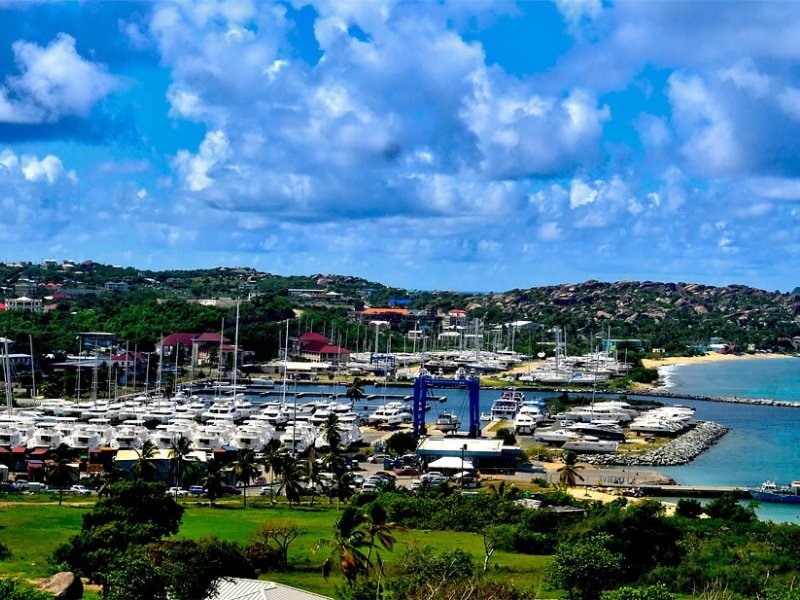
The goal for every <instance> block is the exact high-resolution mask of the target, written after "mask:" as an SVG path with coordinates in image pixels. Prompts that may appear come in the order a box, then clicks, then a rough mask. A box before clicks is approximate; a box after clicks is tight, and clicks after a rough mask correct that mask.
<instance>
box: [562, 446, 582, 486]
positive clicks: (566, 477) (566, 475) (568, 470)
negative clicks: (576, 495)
mask: <svg viewBox="0 0 800 600" xmlns="http://www.w3.org/2000/svg"><path fill="white" fill-rule="evenodd" d="M577 462H578V457H577V455H576V454H575V453H574V452H567V454H566V456H564V466H562V467H560V468H559V469H558V481H559V483H560V484H561V485H566V486H567V487H575V486H576V485H577V484H578V483H577V482H578V480H580V481H583V477H582V476H581V475H580V473H579V472H578V471H579V470H580V469H583V465H578V464H577Z"/></svg>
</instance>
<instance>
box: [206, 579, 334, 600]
mask: <svg viewBox="0 0 800 600" xmlns="http://www.w3.org/2000/svg"><path fill="white" fill-rule="evenodd" d="M206 600H332V599H331V598H330V597H329V596H321V595H319V594H315V593H313V592H307V591H305V590H301V589H298V588H293V587H291V586H288V585H283V584H282V583H274V582H272V581H262V580H259V579H240V578H238V577H226V578H223V579H220V580H219V581H218V582H217V590H216V592H214V593H213V594H211V595H210V596H208V598H207V599H206Z"/></svg>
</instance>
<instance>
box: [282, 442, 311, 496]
mask: <svg viewBox="0 0 800 600" xmlns="http://www.w3.org/2000/svg"><path fill="white" fill-rule="evenodd" d="M282 462H283V466H282V469H283V472H282V473H281V485H280V489H281V491H282V492H283V493H284V494H286V500H288V502H289V507H290V508H291V507H292V505H293V504H299V503H300V498H301V497H302V495H303V485H302V483H303V481H305V479H306V473H305V469H306V467H305V465H304V464H303V461H301V460H299V459H297V458H295V457H294V456H292V455H291V454H290V453H288V452H285V453H284V455H283V459H282Z"/></svg>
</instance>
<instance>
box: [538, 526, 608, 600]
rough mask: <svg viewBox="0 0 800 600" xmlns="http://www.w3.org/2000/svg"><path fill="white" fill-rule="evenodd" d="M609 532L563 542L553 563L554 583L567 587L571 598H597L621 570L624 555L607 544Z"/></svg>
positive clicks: (572, 599)
mask: <svg viewBox="0 0 800 600" xmlns="http://www.w3.org/2000/svg"><path fill="white" fill-rule="evenodd" d="M607 542H608V537H607V536H595V537H591V538H589V539H587V540H585V541H580V542H577V543H562V544H559V546H558V548H557V549H556V555H555V558H554V560H553V562H552V565H551V571H550V580H551V582H552V584H553V585H555V586H557V587H560V588H563V589H565V590H567V594H568V597H569V598H570V600H598V599H599V598H600V594H601V593H602V591H603V590H606V589H609V588H612V587H613V586H614V585H615V584H616V583H617V581H618V580H619V577H620V575H621V573H622V563H623V561H622V556H620V555H619V554H614V553H613V552H610V551H609V550H608V549H607V548H606V543H607Z"/></svg>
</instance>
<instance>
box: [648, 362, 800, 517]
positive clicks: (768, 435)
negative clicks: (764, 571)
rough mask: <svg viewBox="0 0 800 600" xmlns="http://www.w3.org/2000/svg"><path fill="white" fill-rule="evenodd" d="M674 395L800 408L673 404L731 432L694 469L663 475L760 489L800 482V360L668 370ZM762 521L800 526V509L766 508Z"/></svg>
mask: <svg viewBox="0 0 800 600" xmlns="http://www.w3.org/2000/svg"><path fill="white" fill-rule="evenodd" d="M666 379H667V382H668V385H669V391H670V392H671V393H673V394H681V393H685V394H700V395H709V396H738V397H742V398H768V399H773V400H783V401H787V402H796V403H797V404H798V407H797V408H790V407H772V406H753V405H746V404H729V403H716V402H705V401H689V400H670V402H674V403H682V404H688V405H691V406H693V407H695V408H696V409H697V412H696V416H697V418H698V419H704V420H709V421H715V422H717V423H721V424H723V425H726V426H728V427H730V428H731V431H730V432H729V433H728V434H727V435H726V436H725V437H723V438H722V440H721V441H720V442H719V443H718V444H716V445H715V446H714V447H712V448H711V449H710V450H708V451H707V452H705V453H704V454H702V455H701V456H700V457H699V458H697V459H696V460H695V461H693V462H692V463H690V464H688V465H685V466H681V467H672V468H665V469H659V470H661V471H663V472H664V473H666V474H668V475H669V476H670V477H672V478H673V479H675V480H676V481H677V482H679V483H685V484H706V485H733V486H742V487H754V486H758V485H760V484H761V482H762V481H764V480H765V479H774V480H776V481H778V482H780V483H787V482H789V481H791V480H798V479H800V359H798V358H785V359H783V358H780V359H757V358H754V359H744V358H743V359H739V360H732V361H724V362H713V363H697V364H692V365H682V366H678V367H671V368H669V369H668V373H667V378H666ZM758 512H759V516H760V517H762V518H765V519H772V520H776V521H793V522H798V523H800V507H797V506H794V507H792V506H787V505H775V504H762V505H761V506H760V507H759V509H758Z"/></svg>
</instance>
